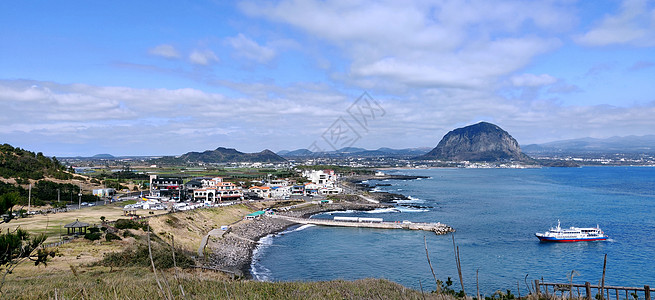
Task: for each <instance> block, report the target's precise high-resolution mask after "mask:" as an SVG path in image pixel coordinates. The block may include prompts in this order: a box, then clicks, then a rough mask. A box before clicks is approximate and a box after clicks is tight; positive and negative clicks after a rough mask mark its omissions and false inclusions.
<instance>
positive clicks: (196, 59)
mask: <svg viewBox="0 0 655 300" xmlns="http://www.w3.org/2000/svg"><path fill="white" fill-rule="evenodd" d="M189 61H191V63H192V64H196V65H203V66H207V65H210V64H212V63H216V62H218V61H219V59H218V56H216V54H215V53H214V52H213V51H211V50H193V51H192V52H191V54H189Z"/></svg>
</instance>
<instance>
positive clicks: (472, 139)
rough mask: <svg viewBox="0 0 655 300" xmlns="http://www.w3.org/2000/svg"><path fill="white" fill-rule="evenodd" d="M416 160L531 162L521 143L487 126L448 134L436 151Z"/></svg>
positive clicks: (488, 124) (479, 125)
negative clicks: (522, 149)
mask: <svg viewBox="0 0 655 300" xmlns="http://www.w3.org/2000/svg"><path fill="white" fill-rule="evenodd" d="M417 159H423V160H445V161H476V162H480V161H485V162H502V161H520V162H532V161H533V160H532V158H530V157H528V156H527V155H525V154H524V153H523V152H521V147H520V146H519V143H518V142H517V141H516V140H515V139H514V138H513V137H512V136H511V135H510V134H509V133H507V131H505V130H503V129H502V128H500V127H498V126H496V125H494V124H491V123H487V122H480V123H477V124H474V125H470V126H466V127H463V128H458V129H455V130H453V131H451V132H448V134H446V135H445V136H444V137H443V139H441V141H440V142H439V144H438V145H437V147H435V148H434V149H432V151H430V152H428V153H427V154H425V155H423V156H419V157H418V158H417Z"/></svg>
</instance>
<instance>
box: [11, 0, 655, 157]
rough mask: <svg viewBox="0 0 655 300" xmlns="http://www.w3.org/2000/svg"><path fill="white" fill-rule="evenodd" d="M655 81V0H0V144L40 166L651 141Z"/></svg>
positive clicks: (654, 105) (654, 125)
mask: <svg viewBox="0 0 655 300" xmlns="http://www.w3.org/2000/svg"><path fill="white" fill-rule="evenodd" d="M654 79H655V1H645V0H631V1H569V0H561V1H459V0H454V1H415V2H408V1H270V2H260V1H234V2H233V1H188V2H187V1H137V2H135V1H109V2H107V1H104V2H101V1H2V2H1V3H0V103H2V105H3V109H2V110H1V111H0V136H1V137H2V141H1V142H3V143H9V144H12V145H14V146H17V147H22V148H26V149H29V150H33V151H41V152H43V153H44V154H46V155H56V156H77V155H82V156H86V155H94V154H97V153H111V154H113V155H175V154H182V153H185V152H188V151H204V150H207V149H215V148H217V147H219V146H223V147H233V148H236V149H238V150H241V151H245V152H257V151H261V150H263V149H265V148H269V149H271V150H274V151H279V150H283V149H288V150H293V149H298V148H312V147H314V148H315V149H324V150H330V149H331V148H332V147H337V148H338V147H340V146H356V147H364V148H368V149H376V148H379V147H391V148H409V147H433V146H435V145H436V144H437V143H438V142H439V140H440V139H441V137H442V136H443V135H444V134H445V133H447V132H448V131H449V130H452V129H454V128H456V127H460V126H464V125H468V124H472V123H475V122H478V121H489V122H492V123H495V124H497V125H499V126H501V127H502V128H504V129H505V130H507V131H508V132H510V134H512V135H513V136H514V137H515V138H516V139H517V140H518V141H519V143H520V144H522V145H526V144H530V143H542V142H548V141H553V140H560V139H570V138H580V137H597V138H604V137H611V136H617V135H618V136H626V135H645V134H653V128H655V117H653V115H654V113H655V84H654V83H653V82H655V80H654ZM364 92H367V93H368V94H367V95H368V96H370V98H368V96H367V97H364V98H365V100H366V101H363V100H361V99H360V96H361V95H362V94H363V93H364ZM364 98H363V99H364ZM358 99H360V101H358ZM363 103H366V104H367V105H366V106H362V104H363ZM362 107H364V108H365V109H364V112H365V113H366V114H362ZM366 108H374V110H369V111H367V110H366ZM353 112H355V113H354V114H353ZM356 112H359V113H360V114H359V115H358V114H357V113H356ZM358 118H359V119H358ZM339 126H341V127H339ZM339 129H340V130H341V131H339ZM335 130H337V131H339V134H340V135H336V137H335V132H336V131H335ZM344 132H345V137H344Z"/></svg>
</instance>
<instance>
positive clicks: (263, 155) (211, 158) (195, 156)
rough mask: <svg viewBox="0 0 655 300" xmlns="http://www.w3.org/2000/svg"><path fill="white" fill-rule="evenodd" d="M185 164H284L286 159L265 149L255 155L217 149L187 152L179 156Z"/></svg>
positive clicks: (221, 148) (232, 149) (228, 149)
mask: <svg viewBox="0 0 655 300" xmlns="http://www.w3.org/2000/svg"><path fill="white" fill-rule="evenodd" d="M180 159H182V160H184V161H186V162H203V163H231V162H285V161H286V159H284V158H282V157H281V156H279V155H277V154H275V153H274V152H273V151H271V150H268V149H265V150H262V151H261V152H257V153H243V152H240V151H237V150H236V149H234V148H225V147H218V148H216V150H207V151H204V152H202V153H199V152H188V153H186V154H183V155H182V156H180Z"/></svg>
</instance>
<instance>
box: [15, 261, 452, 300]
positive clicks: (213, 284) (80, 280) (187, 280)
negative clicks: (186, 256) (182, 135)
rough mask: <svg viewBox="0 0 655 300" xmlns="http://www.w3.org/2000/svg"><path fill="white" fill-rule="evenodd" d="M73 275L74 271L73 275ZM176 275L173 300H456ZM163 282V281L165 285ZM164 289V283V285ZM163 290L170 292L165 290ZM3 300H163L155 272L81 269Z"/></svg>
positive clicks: (365, 285)
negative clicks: (182, 290) (183, 295)
mask: <svg viewBox="0 0 655 300" xmlns="http://www.w3.org/2000/svg"><path fill="white" fill-rule="evenodd" d="M73 270H74V271H73ZM178 274H179V285H178V281H177V280H176V279H175V277H174V272H173V271H172V270H168V271H166V272H164V274H161V273H160V274H159V279H160V280H162V275H163V276H165V278H166V281H167V282H168V284H169V286H170V290H171V292H172V294H173V297H174V299H184V298H183V297H182V295H181V292H180V288H179V286H180V285H181V286H182V288H183V289H184V292H185V294H186V297H185V298H186V299H441V300H450V299H454V298H451V297H449V296H443V295H439V296H437V295H434V294H429V293H428V294H425V295H424V296H422V295H421V292H419V291H416V290H412V289H407V288H405V287H403V286H402V285H399V284H397V283H393V282H390V281H387V280H384V279H362V280H356V281H344V280H334V281H326V282H323V281H319V282H258V281H232V280H228V279H226V278H224V277H222V276H220V275H219V274H217V273H209V272H205V271H195V270H194V271H186V272H179V273H178ZM162 281H163V280H162ZM163 285H165V283H163ZM165 290H167V289H166V288H165ZM2 297H3V298H5V299H164V297H163V296H162V294H161V293H160V292H159V288H158V286H157V281H156V280H155V277H154V274H153V272H152V270H148V269H147V268H124V269H114V270H110V269H109V268H106V267H79V268H71V269H69V270H66V271H61V272H46V271H45V270H44V272H40V274H30V275H27V274H26V275H25V276H23V277H20V278H18V277H16V276H12V277H10V278H9V279H8V280H7V283H6V284H5V293H4V294H3V295H2Z"/></svg>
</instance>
